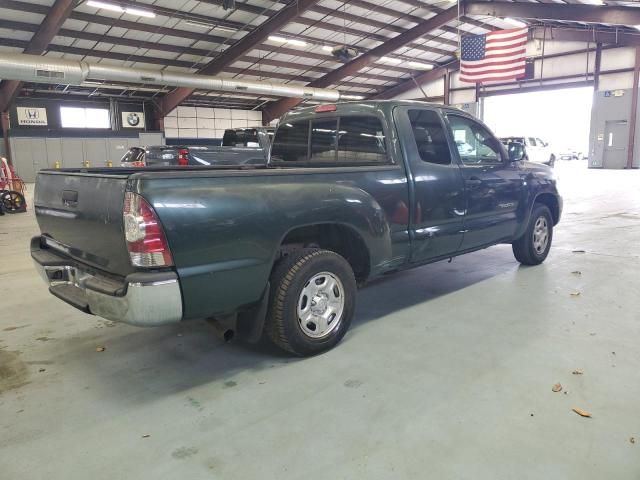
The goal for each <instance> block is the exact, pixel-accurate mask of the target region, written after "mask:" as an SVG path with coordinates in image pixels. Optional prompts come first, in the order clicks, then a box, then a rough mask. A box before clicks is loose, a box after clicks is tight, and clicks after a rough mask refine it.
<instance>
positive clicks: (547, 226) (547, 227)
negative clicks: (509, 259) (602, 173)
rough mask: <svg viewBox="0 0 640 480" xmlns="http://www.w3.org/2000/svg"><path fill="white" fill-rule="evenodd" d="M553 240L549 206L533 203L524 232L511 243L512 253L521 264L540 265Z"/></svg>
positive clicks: (547, 253)
mask: <svg viewBox="0 0 640 480" xmlns="http://www.w3.org/2000/svg"><path fill="white" fill-rule="evenodd" d="M552 240H553V219H552V218H551V211H550V210H549V207H547V206H546V205H543V204H541V203H536V204H534V205H533V211H532V212H531V217H530V218H529V225H527V230H526V231H525V232H524V234H523V235H522V236H521V237H520V238H519V239H517V240H516V241H515V242H513V243H512V244H511V247H512V249H513V255H514V256H515V257H516V260H518V261H519V262H520V263H522V264H523V265H540V264H541V263H542V262H544V260H545V259H546V258H547V255H549V250H550V249H551V241H552Z"/></svg>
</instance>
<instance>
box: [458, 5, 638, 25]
mask: <svg viewBox="0 0 640 480" xmlns="http://www.w3.org/2000/svg"><path fill="white" fill-rule="evenodd" d="M463 8H464V13H465V15H481V16H490V17H510V18H524V19H529V20H567V21H573V22H586V23H608V24H613V25H629V26H633V25H640V8H635V7H620V6H615V5H607V6H602V5H582V4H574V3H572V4H559V3H553V4H551V3H528V2H526V3H525V2H503V1H497V2H478V1H467V2H465V3H464V6H463Z"/></svg>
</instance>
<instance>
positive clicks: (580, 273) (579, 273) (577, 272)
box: [571, 270, 582, 275]
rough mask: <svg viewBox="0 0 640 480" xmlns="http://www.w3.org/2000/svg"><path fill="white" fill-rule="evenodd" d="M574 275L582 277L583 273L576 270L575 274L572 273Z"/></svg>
mask: <svg viewBox="0 0 640 480" xmlns="http://www.w3.org/2000/svg"><path fill="white" fill-rule="evenodd" d="M571 273H572V274H573V275H582V272H581V271H580V270H574V271H573V272H571Z"/></svg>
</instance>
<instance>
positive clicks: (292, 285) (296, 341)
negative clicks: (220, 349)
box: [265, 248, 356, 356]
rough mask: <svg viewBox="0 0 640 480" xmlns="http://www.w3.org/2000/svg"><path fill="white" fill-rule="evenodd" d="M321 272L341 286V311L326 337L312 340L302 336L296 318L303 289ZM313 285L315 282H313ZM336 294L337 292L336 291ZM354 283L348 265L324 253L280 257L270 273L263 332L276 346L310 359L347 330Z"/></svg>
mask: <svg viewBox="0 0 640 480" xmlns="http://www.w3.org/2000/svg"><path fill="white" fill-rule="evenodd" d="M324 272H328V273H330V274H331V275H332V276H333V277H335V278H337V279H338V280H339V281H340V283H341V286H342V293H341V295H342V296H343V308H342V314H341V315H340V316H339V318H334V319H333V320H332V321H331V322H332V324H333V322H338V323H335V324H333V327H329V328H332V330H330V331H329V332H328V333H327V334H326V336H323V337H322V338H313V337H311V336H309V335H308V334H306V333H305V332H304V330H303V328H307V330H308V326H309V325H311V324H312V323H307V324H306V325H305V327H303V326H302V325H301V320H299V317H298V307H299V305H298V304H299V302H302V301H303V299H302V297H301V296H302V295H303V289H306V288H307V287H308V286H309V282H310V281H311V279H312V278H313V277H314V276H317V275H319V274H320V275H321V274H323V273H324ZM316 285H317V283H316ZM338 291H339V290H338ZM355 297H356V280H355V276H354V274H353V270H352V269H351V266H350V265H349V263H348V262H347V261H346V260H345V259H344V258H343V257H341V256H340V255H338V254H337V253H335V252H331V251H328V250H320V249H316V248H304V249H300V250H294V251H293V252H291V253H290V254H289V255H287V256H286V257H284V258H283V259H282V260H281V261H280V262H279V263H278V265H276V268H275V269H274V270H273V272H272V274H271V295H270V299H269V312H268V314H267V321H266V325H265V331H266V333H267V336H268V337H269V338H270V339H271V341H272V342H273V343H274V344H276V345H277V346H278V347H280V348H282V349H284V350H286V351H288V352H291V353H293V354H295V355H299V356H310V355H316V354H318V353H321V352H324V351H326V350H329V349H331V348H333V347H334V346H335V345H336V344H337V343H338V342H339V341H340V340H341V339H342V337H344V334H345V333H346V332H347V330H348V329H349V326H350V324H351V319H352V317H353V312H354V309H355V303H356V302H355Z"/></svg>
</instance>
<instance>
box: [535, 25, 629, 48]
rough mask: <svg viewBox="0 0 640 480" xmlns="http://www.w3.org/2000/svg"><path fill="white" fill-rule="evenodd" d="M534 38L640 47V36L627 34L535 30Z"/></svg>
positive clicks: (558, 29) (559, 29) (596, 31)
mask: <svg viewBox="0 0 640 480" xmlns="http://www.w3.org/2000/svg"><path fill="white" fill-rule="evenodd" d="M533 38H535V39H540V40H562V41H566V42H591V43H606V44H611V45H622V46H631V47H632V46H636V45H640V35H636V34H633V33H625V32H616V31H609V32H605V31H602V30H586V29H581V30H567V29H562V28H546V29H545V28H542V27H538V28H535V29H533Z"/></svg>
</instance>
